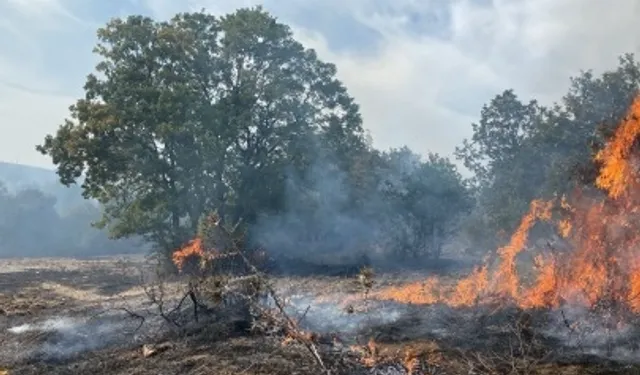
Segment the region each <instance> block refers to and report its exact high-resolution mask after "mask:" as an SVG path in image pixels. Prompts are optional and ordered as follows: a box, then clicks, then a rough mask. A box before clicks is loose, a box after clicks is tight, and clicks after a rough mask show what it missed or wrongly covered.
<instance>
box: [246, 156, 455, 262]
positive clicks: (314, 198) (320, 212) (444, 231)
mask: <svg viewBox="0 0 640 375" xmlns="http://www.w3.org/2000/svg"><path fill="white" fill-rule="evenodd" d="M420 166H421V160H420V157H419V156H418V155H415V154H413V153H411V152H410V151H408V150H400V151H394V152H391V153H389V154H387V155H385V157H384V162H383V163H381V165H379V166H376V167H375V168H374V170H365V171H363V173H366V174H367V175H368V178H371V179H372V180H374V181H375V182H374V183H371V181H368V183H369V184H370V185H369V186H366V187H364V188H363V187H362V186H354V182H353V178H352V176H351V175H349V174H347V173H345V172H344V171H343V170H341V169H340V168H339V167H338V166H337V165H336V163H334V162H332V161H331V159H330V158H326V157H325V158H317V159H316V161H315V162H314V163H313V164H312V165H311V166H310V167H309V169H308V170H307V171H306V173H304V175H302V176H300V175H295V174H293V173H291V174H289V175H288V178H287V182H286V193H285V197H286V204H285V209H284V210H283V211H281V212H278V213H274V214H268V215H262V216H260V217H259V219H258V220H257V223H256V224H255V225H254V226H253V227H252V228H251V235H252V240H254V241H255V242H257V243H259V244H260V245H262V246H264V247H265V248H266V249H268V251H269V252H270V253H271V254H272V255H274V256H275V257H276V258H289V259H291V258H295V259H298V260H304V261H310V262H316V263H322V264H326V265H347V264H351V265H353V264H356V263H360V262H362V261H365V260H366V261H367V262H371V263H372V264H373V265H375V266H383V265H384V266H386V267H392V266H396V265H400V264H401V263H402V261H403V260H405V259H406V258H407V257H411V256H413V260H412V261H414V262H415V260H416V259H420V258H422V259H425V258H427V257H425V255H428V254H429V253H435V252H436V251H437V250H436V247H443V246H444V245H445V244H446V242H447V241H448V240H449V238H450V236H449V235H450V233H451V232H452V230H451V228H453V225H454V221H452V220H450V221H448V222H445V220H442V219H440V218H439V217H438V216H437V215H441V213H442V212H445V211H447V209H446V208H445V209H442V207H441V206H439V205H446V204H447V203H448V202H444V199H443V200H442V201H440V200H439V198H438V195H437V194H438V193H439V192H434V191H435V190H438V189H431V187H430V186H428V183H429V182H427V183H425V182H424V180H425V179H429V178H432V179H434V180H437V179H438V178H440V176H438V175H436V174H435V173H438V172H437V170H435V169H434V171H433V172H426V173H425V172H424V170H420ZM419 173H422V174H421V175H419V176H418V174H419ZM429 173H433V175H429ZM425 184H426V185H425ZM411 189H413V190H411ZM421 189H422V190H421ZM447 198H448V197H447ZM456 206H457V207H459V206H461V205H460V204H458V203H455V204H452V207H451V209H450V211H451V212H455V211H456V210H457V208H456ZM435 222H437V223H438V225H439V226H440V227H439V228H438V229H439V231H438V232H437V233H436V232H434V230H433V228H432V226H433V223H435Z"/></svg>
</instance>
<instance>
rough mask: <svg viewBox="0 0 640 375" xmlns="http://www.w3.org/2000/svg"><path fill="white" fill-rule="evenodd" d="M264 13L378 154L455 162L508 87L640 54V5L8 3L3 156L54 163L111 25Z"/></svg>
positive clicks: (0, 51) (587, 0) (4, 11)
mask: <svg viewBox="0 0 640 375" xmlns="http://www.w3.org/2000/svg"><path fill="white" fill-rule="evenodd" d="M258 4H262V5H263V6H264V8H265V9H266V10H268V11H269V12H271V13H272V14H274V15H275V16H276V17H278V18H279V19H280V20H281V21H282V22H284V23H287V24H288V25H290V26H291V27H292V29H293V30H294V34H295V36H296V38H297V39H298V40H299V41H300V42H302V43H303V44H304V45H305V46H307V47H309V48H314V49H316V51H317V52H318V54H319V56H320V58H321V59H323V60H324V61H328V62H332V63H334V64H336V66H337V67H338V77H339V78H340V79H341V80H342V81H343V82H344V84H345V85H346V87H347V89H348V90H349V92H350V93H351V95H352V96H354V97H355V99H356V101H357V102H358V103H359V104H360V106H361V112H362V115H363V118H364V124H365V127H366V128H367V129H368V130H369V131H370V133H371V135H372V137H373V141H374V145H375V146H376V147H378V148H382V149H387V148H389V147H401V146H403V145H407V146H409V147H410V148H412V149H413V150H414V151H416V152H419V153H422V154H426V153H428V152H437V153H440V154H442V155H445V156H451V155H452V154H453V151H454V149H455V147H456V146H457V145H459V144H460V143H461V142H462V140H463V139H464V138H468V137H469V136H470V135H471V124H472V123H473V122H476V121H477V120H478V119H479V114H480V110H481V108H482V105H483V104H485V103H487V102H488V101H489V100H490V99H491V98H492V97H493V96H495V95H496V94H499V93H500V92H502V91H503V90H505V89H510V88H512V89H514V90H515V91H516V93H517V94H518V95H519V96H520V97H521V98H522V99H523V100H529V99H532V98H536V99H538V100H539V101H541V102H543V103H552V102H554V101H558V100H559V99H560V98H561V96H562V95H563V94H564V93H565V92H566V90H567V88H568V85H569V77H571V76H575V75H577V74H579V72H580V70H583V69H593V70H594V71H596V72H601V71H602V70H606V69H611V68H614V67H615V66H616V64H617V58H618V56H620V55H621V54H623V53H627V52H634V53H637V52H639V50H640V32H638V26H637V19H638V16H640V1H638V0H616V1H607V0H323V1H319V0H265V1H262V2H259V1H251V0H110V1H98V0H0V161H7V162H15V163H22V164H29V165H35V166H43V167H47V168H53V165H52V164H51V161H50V159H48V158H46V157H44V156H42V155H40V154H39V153H37V152H36V151H35V145H36V144H38V143H41V142H42V140H43V138H44V136H45V135H46V134H49V133H53V132H55V131H56V129H57V127H58V126H59V125H60V124H61V123H62V122H63V120H64V118H65V117H66V116H67V114H68V107H69V105H71V104H73V102H75V100H76V99H77V98H79V97H81V96H82V92H83V91H82V86H83V84H84V80H85V78H86V75H87V74H89V73H90V72H92V71H93V67H94V66H95V64H96V63H97V62H98V60H97V58H96V57H95V56H94V55H93V54H92V48H93V46H94V45H95V42H96V38H95V32H96V30H97V28H99V27H100V26H102V25H104V24H105V23H106V22H107V21H108V20H109V19H111V18H113V17H123V16H126V15H129V14H145V15H149V16H153V17H156V18H158V19H167V18H169V17H171V16H172V15H173V14H175V13H176V12H181V11H198V10H201V9H205V10H207V11H209V12H211V13H214V14H224V13H228V12H232V11H233V10H234V9H236V8H238V7H243V6H253V5H258ZM614 4H615V5H614Z"/></svg>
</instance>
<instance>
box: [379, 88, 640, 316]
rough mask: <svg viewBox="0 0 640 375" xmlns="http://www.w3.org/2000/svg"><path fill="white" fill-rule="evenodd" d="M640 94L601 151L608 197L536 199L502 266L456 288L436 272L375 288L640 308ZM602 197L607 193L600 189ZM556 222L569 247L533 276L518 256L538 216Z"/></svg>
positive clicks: (423, 299)
mask: <svg viewBox="0 0 640 375" xmlns="http://www.w3.org/2000/svg"><path fill="white" fill-rule="evenodd" d="M639 117H640V98H637V99H636V100H635V101H634V102H633V103H632V106H631V108H630V110H629V113H628V115H627V116H626V117H625V119H624V120H623V121H622V123H621V124H620V125H619V126H618V128H617V130H616V132H615V134H614V136H613V137H612V139H611V140H610V141H609V143H608V144H607V145H606V146H605V147H604V149H602V150H601V151H600V152H598V153H597V155H596V157H595V161H596V162H597V163H598V165H600V166H601V169H600V173H599V175H598V177H597V179H596V181H595V183H596V186H597V187H598V188H600V189H601V190H602V191H604V192H605V193H606V195H605V196H599V197H598V196H596V195H597V194H595V193H594V194H586V193H584V192H582V191H576V192H575V194H573V195H572V196H571V197H570V198H568V199H567V198H564V197H563V198H562V199H561V200H554V201H542V200H536V201H534V202H532V203H531V205H530V209H529V212H528V213H527V214H526V215H525V216H524V217H523V218H522V220H521V222H520V225H519V226H518V228H517V230H516V231H515V233H514V234H513V236H512V237H511V240H510V241H509V243H508V244H507V245H506V246H504V247H502V248H500V249H499V250H498V251H497V254H498V256H499V263H498V265H497V267H492V268H491V271H490V270H489V267H488V266H486V265H485V266H483V267H480V268H478V269H477V270H475V271H474V272H473V273H472V274H471V275H469V276H467V277H466V278H464V279H462V280H460V281H458V282H457V283H456V284H454V285H453V286H446V285H444V283H443V282H441V281H440V280H438V279H436V278H430V279H428V280H426V281H424V282H418V283H412V284H408V285H405V286H402V287H390V288H387V289H383V290H380V291H378V292H377V293H374V294H373V297H374V298H377V299H381V300H395V301H398V302H405V303H414V304H434V303H445V304H448V305H451V306H454V307H459V306H471V305H475V304H479V303H490V304H495V303H499V304H502V303H512V304H516V305H517V306H519V307H522V308H540V307H547V308H553V307H558V306H561V305H563V304H567V303H569V304H577V305H581V306H585V307H589V308H592V307H596V306H599V305H600V304H603V303H604V304H607V305H608V306H617V307H621V308H626V309H628V310H631V311H633V312H636V313H637V312H640V248H639V247H638V242H639V240H640V235H639V234H638V231H637V228H640V220H639V219H640V215H639V209H640V194H639V193H640V186H639V184H638V177H639V176H638V165H637V163H636V162H637V156H638V155H637V154H636V150H635V148H634V145H635V143H636V140H637V138H638V135H640V120H639ZM600 195H603V194H600ZM541 221H543V222H549V223H556V227H557V231H558V234H560V236H562V237H563V238H564V240H566V242H567V244H568V245H569V247H570V248H571V249H572V250H571V251H569V252H553V251H551V252H547V253H542V254H539V255H537V256H536V257H535V262H534V265H535V266H534V270H533V271H534V272H535V275H534V279H533V281H530V282H525V281H524V279H525V278H524V277H521V275H519V274H518V271H517V267H516V258H517V256H518V254H520V253H521V252H522V251H523V250H525V248H526V246H527V242H528V237H529V232H530V230H531V229H532V228H533V226H534V225H535V224H536V223H538V222H541Z"/></svg>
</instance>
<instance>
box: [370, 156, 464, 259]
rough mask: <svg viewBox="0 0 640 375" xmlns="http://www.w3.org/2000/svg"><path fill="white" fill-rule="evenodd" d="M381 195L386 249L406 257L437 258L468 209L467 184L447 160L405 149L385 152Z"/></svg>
mask: <svg viewBox="0 0 640 375" xmlns="http://www.w3.org/2000/svg"><path fill="white" fill-rule="evenodd" d="M383 160H384V162H385V164H386V167H385V169H384V170H383V171H382V173H381V175H382V176H384V180H383V183H384V185H383V188H382V193H383V197H384V198H385V201H386V202H387V206H388V211H387V215H386V216H387V218H388V220H390V222H391V225H390V227H389V229H387V230H388V231H389V233H390V234H391V236H390V237H389V239H390V240H391V243H390V244H388V245H387V246H390V247H394V246H395V247H397V252H399V253H401V254H404V255H406V256H411V257H415V256H420V255H428V256H433V257H436V258H437V257H439V255H440V252H441V250H442V245H443V242H444V240H445V239H447V238H448V236H449V235H450V234H451V233H449V232H448V231H449V230H451V228H454V227H455V226H454V223H455V221H456V220H458V219H459V217H460V215H461V214H463V213H465V212H468V211H469V210H470V209H471V207H472V204H473V200H472V198H471V195H470V193H469V189H468V187H467V184H466V181H464V180H463V179H462V176H461V175H460V174H459V173H458V171H457V169H456V167H455V165H453V164H452V163H451V162H450V161H449V160H448V159H447V158H443V157H441V156H439V155H437V154H429V155H428V157H427V159H426V160H425V161H422V160H421V158H420V156H419V155H417V154H414V153H413V152H412V151H411V150H409V149H408V148H406V147H405V148H402V149H399V150H391V151H390V152H389V153H385V154H384V156H383Z"/></svg>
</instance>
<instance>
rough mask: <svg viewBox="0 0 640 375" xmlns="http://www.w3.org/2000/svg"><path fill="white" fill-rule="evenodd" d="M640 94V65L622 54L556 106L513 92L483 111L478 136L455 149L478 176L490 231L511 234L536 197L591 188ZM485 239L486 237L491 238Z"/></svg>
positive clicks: (576, 83) (577, 82)
mask: <svg viewBox="0 0 640 375" xmlns="http://www.w3.org/2000/svg"><path fill="white" fill-rule="evenodd" d="M639 89H640V64H638V63H637V62H636V61H635V59H634V56H633V55H630V54H627V55H624V56H622V57H620V60H619V65H618V67H617V68H616V69H614V70H611V71H607V72H604V73H603V74H602V75H600V76H596V75H595V74H594V73H593V72H592V71H585V72H582V73H581V74H580V75H579V76H578V77H575V78H572V79H571V85H570V88H569V91H568V93H567V94H566V95H565V96H564V97H563V98H562V100H561V101H560V102H559V103H556V104H555V105H553V106H552V107H549V108H547V107H543V106H541V105H540V104H539V103H537V102H536V101H530V102H529V103H522V102H521V101H520V100H519V99H518V98H517V96H516V95H515V94H514V92H513V91H512V90H507V91H505V92H504V93H502V94H500V95H498V96H496V97H495V98H494V99H493V100H492V101H491V102H490V103H489V104H488V105H486V106H485V107H483V110H482V112H481V119H480V121H479V123H478V124H474V125H473V135H472V137H471V139H469V140H465V141H464V142H463V144H462V146H461V147H459V148H458V149H457V150H456V155H457V157H458V158H459V159H460V160H461V161H462V162H463V163H464V164H465V166H466V167H467V168H469V169H470V170H471V171H473V172H474V173H475V184H476V188H477V189H478V196H477V199H478V207H477V210H479V211H481V212H482V214H481V215H475V217H476V218H477V217H479V216H481V217H483V223H482V224H483V225H484V226H485V228H486V231H485V232H488V233H490V234H494V233H496V231H499V230H507V231H510V230H512V229H513V228H514V227H515V226H516V225H517V224H518V222H519V218H520V217H521V216H522V215H523V214H524V212H525V211H526V210H527V206H528V204H529V202H530V201H531V200H532V199H535V198H539V197H551V196H553V195H560V194H565V193H567V192H570V191H571V190H572V189H573V188H574V187H575V186H577V185H585V184H586V185H592V184H593V182H594V178H595V176H596V172H597V166H596V165H594V163H593V161H592V160H593V156H594V153H595V152H596V151H597V150H599V149H600V148H601V147H602V146H603V145H604V142H605V141H606V139H607V138H608V137H609V135H610V134H611V133H612V130H613V129H615V127H616V125H617V124H618V123H619V121H620V120H621V118H622V116H623V115H624V114H625V112H626V111H627V109H628V107H629V104H630V103H631V101H632V100H633V98H634V97H635V96H636V95H637V94H638V90H639ZM484 235H486V234H484Z"/></svg>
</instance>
